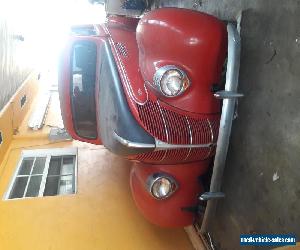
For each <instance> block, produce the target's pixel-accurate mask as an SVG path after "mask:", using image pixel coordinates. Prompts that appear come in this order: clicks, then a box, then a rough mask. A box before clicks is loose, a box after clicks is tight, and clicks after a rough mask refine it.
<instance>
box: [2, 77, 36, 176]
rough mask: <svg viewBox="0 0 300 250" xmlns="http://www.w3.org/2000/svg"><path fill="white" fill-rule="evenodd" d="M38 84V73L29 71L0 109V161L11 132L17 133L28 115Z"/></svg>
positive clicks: (11, 135)
mask: <svg viewBox="0 0 300 250" xmlns="http://www.w3.org/2000/svg"><path fill="white" fill-rule="evenodd" d="M38 86H39V85H38V73H36V72H34V73H31V74H30V75H29V76H28V77H27V79H26V80H25V81H24V83H23V84H22V85H21V87H20V88H19V89H18V91H17V92H16V93H15V94H14V96H13V97H12V98H11V99H10V101H9V102H8V103H7V104H6V106H5V107H4V108H3V109H2V110H0V131H1V132H2V137H3V143H2V144H1V145H0V162H1V161H2V160H3V157H4V154H5V153H6V151H7V149H8V147H9V145H10V143H11V140H12V138H13V134H17V133H18V128H19V126H21V123H22V122H23V120H24V118H25V116H26V115H28V113H29V112H28V110H29V109H30V107H31V104H32V103H33V102H34V100H35V98H34V97H35V96H36V94H37V92H38V90H39V87H38ZM24 95H26V102H25V104H24V106H23V107H22V108H21V105H20V103H21V98H22V97H23V96H24ZM0 171H1V169H0Z"/></svg>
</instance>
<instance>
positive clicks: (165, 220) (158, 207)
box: [130, 161, 209, 227]
mask: <svg viewBox="0 0 300 250" xmlns="http://www.w3.org/2000/svg"><path fill="white" fill-rule="evenodd" d="M208 164H209V161H203V162H196V163H192V164H179V165H147V164H139V163H137V164H135V165H134V166H133V167H132V170H131V173H130V186H131V190H132V195H133V198H134V201H135V203H136V205H137V207H138V208H139V210H140V211H141V213H142V214H143V215H144V216H145V217H146V218H147V219H148V220H149V221H150V222H151V223H153V224H156V225H159V226H162V227H184V226H187V225H190V224H192V223H193V220H194V218H195V214H194V213H191V212H186V211H182V208H183V207H191V206H196V205H197V204H198V199H197V197H198V195H199V194H201V193H202V192H203V188H202V186H201V183H200V182H199V180H198V177H199V176H201V175H202V174H203V173H205V171H206V170H207V167H208ZM153 173H167V174H169V175H171V176H172V177H173V178H174V179H175V180H176V181H177V182H178V185H179V187H178V189H177V190H176V191H175V193H173V195H172V196H170V197H169V198H167V199H165V200H157V199H155V198H153V197H152V196H151V195H150V193H149V192H148V190H147V186H146V181H147V178H148V176H150V175H151V174H153Z"/></svg>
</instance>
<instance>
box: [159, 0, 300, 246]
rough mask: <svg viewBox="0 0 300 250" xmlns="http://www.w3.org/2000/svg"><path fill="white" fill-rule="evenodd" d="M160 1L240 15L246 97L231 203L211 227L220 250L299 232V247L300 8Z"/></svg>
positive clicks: (228, 182) (231, 156) (237, 130)
mask: <svg viewBox="0 0 300 250" xmlns="http://www.w3.org/2000/svg"><path fill="white" fill-rule="evenodd" d="M163 2H164V3H165V5H167V6H172V5H173V6H174V5H176V4H177V6H179V7H188V8H195V9H198V10H202V11H206V12H208V13H212V14H214V15H217V16H219V17H220V18H223V19H233V18H234V17H235V16H236V15H237V14H238V12H239V11H240V10H243V18H242V24H241V26H242V32H241V37H242V57H241V70H240V88H239V89H240V92H242V93H244V94H245V98H243V99H242V100H240V102H239V110H238V111H239V117H238V119H237V120H236V121H235V122H234V125H233V133H232V138H231V143H230V148H229V153H228V159H227V164H226V169H225V176H224V181H223V191H224V192H225V193H226V199H224V200H222V201H220V202H219V204H218V208H217V214H216V217H215V220H214V222H213V224H212V226H211V228H210V232H211V235H212V238H213V241H214V245H215V246H216V249H228V250H234V249H240V248H241V247H240V245H239V236H240V234H241V233H295V234H296V235H297V236H298V241H299V237H300V187H299V180H300V171H299V162H300V133H299V131H300V108H299V104H300V98H299V96H300V18H299V17H300V1H296V0H294V1H280V0H264V1H259V0H257V1H256V0H255V1H242V0H227V1H225V0H216V1H214V0H203V1H200V3H201V2H202V3H201V5H195V3H196V4H197V2H198V3H199V1H180V0H178V1H163ZM278 177H279V178H278ZM243 249H248V248H244V247H243ZM249 249H252V248H249ZM259 249H264V248H259ZM266 249H270V248H266Z"/></svg>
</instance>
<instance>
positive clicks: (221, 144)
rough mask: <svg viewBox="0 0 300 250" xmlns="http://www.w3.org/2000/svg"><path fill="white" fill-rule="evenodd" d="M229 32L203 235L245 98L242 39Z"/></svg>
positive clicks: (229, 29) (205, 197)
mask: <svg viewBox="0 0 300 250" xmlns="http://www.w3.org/2000/svg"><path fill="white" fill-rule="evenodd" d="M227 32H228V61H227V72H226V83H225V90H224V91H220V92H217V93H215V97H216V98H221V99H223V106H222V114H221V120H220V128H219V136H218V141H217V148H216V155H215V159H214V167H213V173H212V178H211V183H210V192H208V193H204V194H203V195H201V196H200V197H199V198H200V200H207V206H206V209H205V213H204V218H203V221H202V225H201V232H202V233H204V232H207V229H208V225H209V222H210V220H211V219H212V218H213V216H214V213H215V210H216V205H217V198H220V195H214V194H220V190H221V182H222V177H223V171H224V168H225V162H226V156H227V151H228V145H229V138H230V134H231V126H232V121H233V119H234V112H235V107H236V99H237V98H239V97H242V96H243V95H242V94H239V93H237V88H238V78H239V69H240V52H241V39H240V35H239V33H238V31H237V28H236V27H235V26H234V25H233V24H228V25H227ZM216 197H217V198H216Z"/></svg>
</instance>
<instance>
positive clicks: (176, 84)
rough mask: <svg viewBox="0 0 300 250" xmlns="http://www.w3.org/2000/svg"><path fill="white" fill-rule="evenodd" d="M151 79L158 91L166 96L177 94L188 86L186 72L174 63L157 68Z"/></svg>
mask: <svg viewBox="0 0 300 250" xmlns="http://www.w3.org/2000/svg"><path fill="white" fill-rule="evenodd" d="M153 81H154V83H155V85H156V86H157V88H158V89H159V91H160V92H161V93H162V94H163V95H164V96H167V97H175V96H179V95H181V94H182V93H183V92H184V91H185V90H186V89H187V88H188V87H189V86H190V81H189V79H188V77H187V75H186V73H185V72H184V71H183V70H181V69H179V68H177V67H176V66H174V65H167V66H163V67H161V68H159V69H158V70H157V71H156V72H155V74H154V78H153Z"/></svg>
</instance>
